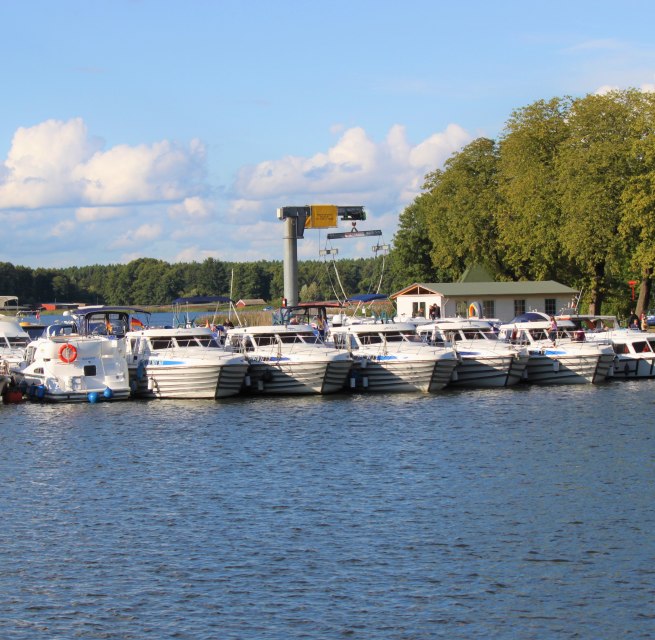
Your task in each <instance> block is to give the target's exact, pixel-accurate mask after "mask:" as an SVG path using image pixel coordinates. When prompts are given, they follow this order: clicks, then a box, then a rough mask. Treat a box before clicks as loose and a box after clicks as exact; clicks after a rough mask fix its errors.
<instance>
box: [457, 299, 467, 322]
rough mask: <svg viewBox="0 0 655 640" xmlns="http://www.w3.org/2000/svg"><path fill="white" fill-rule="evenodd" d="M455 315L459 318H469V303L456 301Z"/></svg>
mask: <svg viewBox="0 0 655 640" xmlns="http://www.w3.org/2000/svg"><path fill="white" fill-rule="evenodd" d="M455 314H456V315H457V316H459V317H461V318H468V317H469V303H468V302H466V300H458V301H457V304H456V305H455Z"/></svg>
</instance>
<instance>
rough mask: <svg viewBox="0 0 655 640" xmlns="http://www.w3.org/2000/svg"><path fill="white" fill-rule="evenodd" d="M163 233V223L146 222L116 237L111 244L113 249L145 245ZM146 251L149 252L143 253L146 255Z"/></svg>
mask: <svg viewBox="0 0 655 640" xmlns="http://www.w3.org/2000/svg"><path fill="white" fill-rule="evenodd" d="M162 234H163V227H162V225H160V224H149V223H146V224H142V225H140V226H138V227H137V228H136V229H131V230H128V231H126V232H124V233H123V234H122V235H120V236H119V237H118V238H116V239H115V240H114V241H113V242H112V243H111V245H110V246H111V247H112V248H113V249H118V248H122V247H130V246H135V245H138V246H140V247H143V246H144V244H145V243H148V242H152V241H153V240H157V239H159V238H160V237H161V236H162ZM146 253H147V252H144V254H142V255H145V254H146Z"/></svg>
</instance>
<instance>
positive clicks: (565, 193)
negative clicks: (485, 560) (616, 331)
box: [393, 89, 655, 313]
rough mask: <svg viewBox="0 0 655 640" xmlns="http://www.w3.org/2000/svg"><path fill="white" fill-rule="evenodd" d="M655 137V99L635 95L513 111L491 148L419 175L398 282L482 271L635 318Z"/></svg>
mask: <svg viewBox="0 0 655 640" xmlns="http://www.w3.org/2000/svg"><path fill="white" fill-rule="evenodd" d="M653 134H655V94H653V93H645V92H641V91H638V90H636V89H629V90H625V91H614V92H611V93H607V94H604V95H587V96H585V97H582V98H577V99H573V98H569V97H564V98H553V99H551V100H539V101H537V102H535V103H533V104H531V105H528V106H526V107H523V108H520V109H517V110H516V111H514V112H513V113H512V115H511V117H510V118H509V120H508V121H507V123H506V125H505V127H504V129H503V131H502V133H501V135H500V136H499V138H498V139H497V140H494V139H489V138H478V139H476V140H474V141H473V142H471V143H470V144H468V145H467V146H466V147H465V148H463V149H462V150H461V151H460V152H458V153H456V154H454V155H453V156H451V157H450V158H449V159H448V160H447V161H446V163H445V164H444V167H443V169H437V170H435V171H433V172H432V173H429V174H428V175H427V176H426V179H425V184H424V185H423V191H422V193H421V194H420V195H419V196H418V197H417V198H416V199H415V200H414V202H412V204H411V205H410V206H408V207H407V208H406V209H405V210H404V211H403V213H402V214H401V215H400V219H399V228H398V232H397V233H396V236H395V238H394V250H393V254H394V255H393V262H394V274H395V277H399V278H400V279H401V280H403V281H405V282H410V283H411V282H413V281H418V282H438V281H453V280H456V279H457V278H458V277H459V276H460V275H461V274H462V273H463V271H464V270H465V269H466V267H467V266H469V265H470V264H471V263H473V262H479V263H484V264H486V266H487V267H488V268H489V269H490V270H491V272H492V273H494V274H495V276H496V278H497V279H498V280H550V279H552V280H557V281H559V282H562V283H564V284H567V285H569V286H571V287H574V288H577V289H580V290H582V292H583V296H582V300H583V303H584V305H583V307H584V308H581V309H580V310H581V312H582V311H586V310H588V311H589V312H590V313H600V312H601V309H605V310H607V311H609V312H611V313H626V312H627V310H628V308H629V307H630V306H632V307H635V308H636V310H637V313H641V311H643V310H645V309H646V308H647V307H648V305H649V302H650V295H651V283H652V275H653V264H654V263H655V135H653ZM630 282H633V283H635V285H636V290H637V294H638V298H637V299H636V300H635V301H634V302H632V300H631V290H630V285H629V283H630Z"/></svg>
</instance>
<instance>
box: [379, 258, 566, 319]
mask: <svg viewBox="0 0 655 640" xmlns="http://www.w3.org/2000/svg"><path fill="white" fill-rule="evenodd" d="M578 295H579V292H578V291H577V290H576V289H572V288H571V287H567V286H566V285H563V284H560V283H559V282H555V281H554V280H543V281H529V280H526V281H520V282H496V281H494V280H493V278H492V277H491V275H490V274H489V273H488V271H487V270H486V269H484V267H479V266H475V267H472V268H470V269H467V271H466V272H465V273H464V275H463V276H462V278H461V279H460V281H459V282H415V283H413V284H411V285H409V286H408V287H405V288H404V289H401V290H400V291H398V292H396V293H394V294H392V295H391V296H389V297H390V298H391V299H392V300H394V301H395V302H396V309H397V315H398V317H400V318H421V317H423V318H428V317H429V316H430V307H431V306H432V305H437V310H438V315H439V317H442V318H452V317H457V316H459V317H462V318H467V317H472V316H476V317H481V318H497V319H498V320H501V321H503V322H509V321H510V320H512V319H513V318H515V317H516V316H518V315H520V314H522V313H525V312H526V311H541V312H542V313H547V314H549V315H555V314H557V313H559V311H560V310H561V309H565V308H570V307H571V306H572V304H574V301H575V299H576V298H577V296H578Z"/></svg>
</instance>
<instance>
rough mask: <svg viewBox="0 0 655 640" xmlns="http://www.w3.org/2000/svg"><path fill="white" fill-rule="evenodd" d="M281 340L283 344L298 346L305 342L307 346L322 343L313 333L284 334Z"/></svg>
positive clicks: (281, 335)
mask: <svg viewBox="0 0 655 640" xmlns="http://www.w3.org/2000/svg"><path fill="white" fill-rule="evenodd" d="M280 340H281V341H282V342H283V344H297V343H301V342H304V343H306V344H316V343H320V340H319V339H318V336H316V334H314V332H313V331H300V332H298V333H282V334H280Z"/></svg>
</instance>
